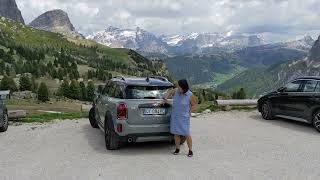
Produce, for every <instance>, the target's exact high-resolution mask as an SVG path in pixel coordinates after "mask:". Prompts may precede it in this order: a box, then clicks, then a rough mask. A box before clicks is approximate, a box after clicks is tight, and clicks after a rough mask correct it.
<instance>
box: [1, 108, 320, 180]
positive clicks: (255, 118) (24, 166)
mask: <svg viewBox="0 0 320 180" xmlns="http://www.w3.org/2000/svg"><path fill="white" fill-rule="evenodd" d="M191 127H192V134H193V140H194V152H195V155H194V157H193V158H188V157H187V156H186V154H187V146H186V145H184V146H183V148H182V154H181V155H177V156H174V155H171V152H172V151H173V150H174V146H172V145H169V144H168V143H142V144H141V143H140V144H132V145H128V146H127V147H124V148H122V149H121V150H118V151H107V150H106V149H105V144H104V137H103V133H102V132H101V131H100V130H97V129H92V128H91V126H90V125H89V122H88V120H86V119H80V120H77V121H74V120H73V121H71V120H70V121H69V120H66V121H57V122H54V123H47V124H42V125H36V124H24V125H21V126H10V127H9V129H8V132H6V133H2V134H0V179H1V180H7V179H8V180H9V179H10V180H11V179H12V180H44V179H45V180H47V179H50V180H51V179H59V180H61V179H65V180H82V179H83V180H90V179H94V180H96V179H104V180H105V179H112V180H114V179H139V180H140V179H148V180H149V179H237V180H238V179H244V180H250V179H253V180H260V179H266V180H270V179H272V180H276V179H281V180H282V179H290V180H293V179H297V180H301V179H304V180H308V179H310V180H314V179H319V176H320V172H319V170H318V167H319V162H320V151H319V149H320V134H319V133H317V132H316V131H315V130H314V129H313V128H312V127H311V126H310V125H308V124H304V123H298V122H292V121H287V120H280V119H279V120H274V121H265V120H263V119H262V118H261V117H260V115H259V114H258V113H257V112H238V111H231V112H218V113H213V114H208V115H203V116H200V117H197V118H192V126H191Z"/></svg>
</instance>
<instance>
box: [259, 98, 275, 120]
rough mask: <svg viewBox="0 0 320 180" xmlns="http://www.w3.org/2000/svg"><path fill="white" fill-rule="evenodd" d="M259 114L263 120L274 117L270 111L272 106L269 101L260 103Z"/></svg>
mask: <svg viewBox="0 0 320 180" xmlns="http://www.w3.org/2000/svg"><path fill="white" fill-rule="evenodd" d="M261 115H262V117H263V119H265V120H272V119H274V115H273V112H272V106H271V103H270V102H269V101H265V102H263V103H262V105H261Z"/></svg>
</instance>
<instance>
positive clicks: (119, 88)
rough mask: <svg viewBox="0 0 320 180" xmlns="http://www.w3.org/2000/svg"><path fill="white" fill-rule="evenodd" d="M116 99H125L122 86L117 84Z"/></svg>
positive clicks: (115, 89)
mask: <svg viewBox="0 0 320 180" xmlns="http://www.w3.org/2000/svg"><path fill="white" fill-rule="evenodd" d="M113 97H114V98H119V99H121V98H123V94H122V86H120V85H119V84H115V88H114V95H113Z"/></svg>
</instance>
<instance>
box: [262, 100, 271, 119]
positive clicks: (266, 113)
mask: <svg viewBox="0 0 320 180" xmlns="http://www.w3.org/2000/svg"><path fill="white" fill-rule="evenodd" d="M268 113H269V107H268V105H267V104H266V103H265V104H263V106H262V114H263V117H266V116H267V115H268Z"/></svg>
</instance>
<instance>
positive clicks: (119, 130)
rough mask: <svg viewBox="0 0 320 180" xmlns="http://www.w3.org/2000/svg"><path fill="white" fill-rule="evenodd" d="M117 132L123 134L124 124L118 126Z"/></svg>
mask: <svg viewBox="0 0 320 180" xmlns="http://www.w3.org/2000/svg"><path fill="white" fill-rule="evenodd" d="M117 131H118V132H119V133H121V132H122V124H117Z"/></svg>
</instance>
